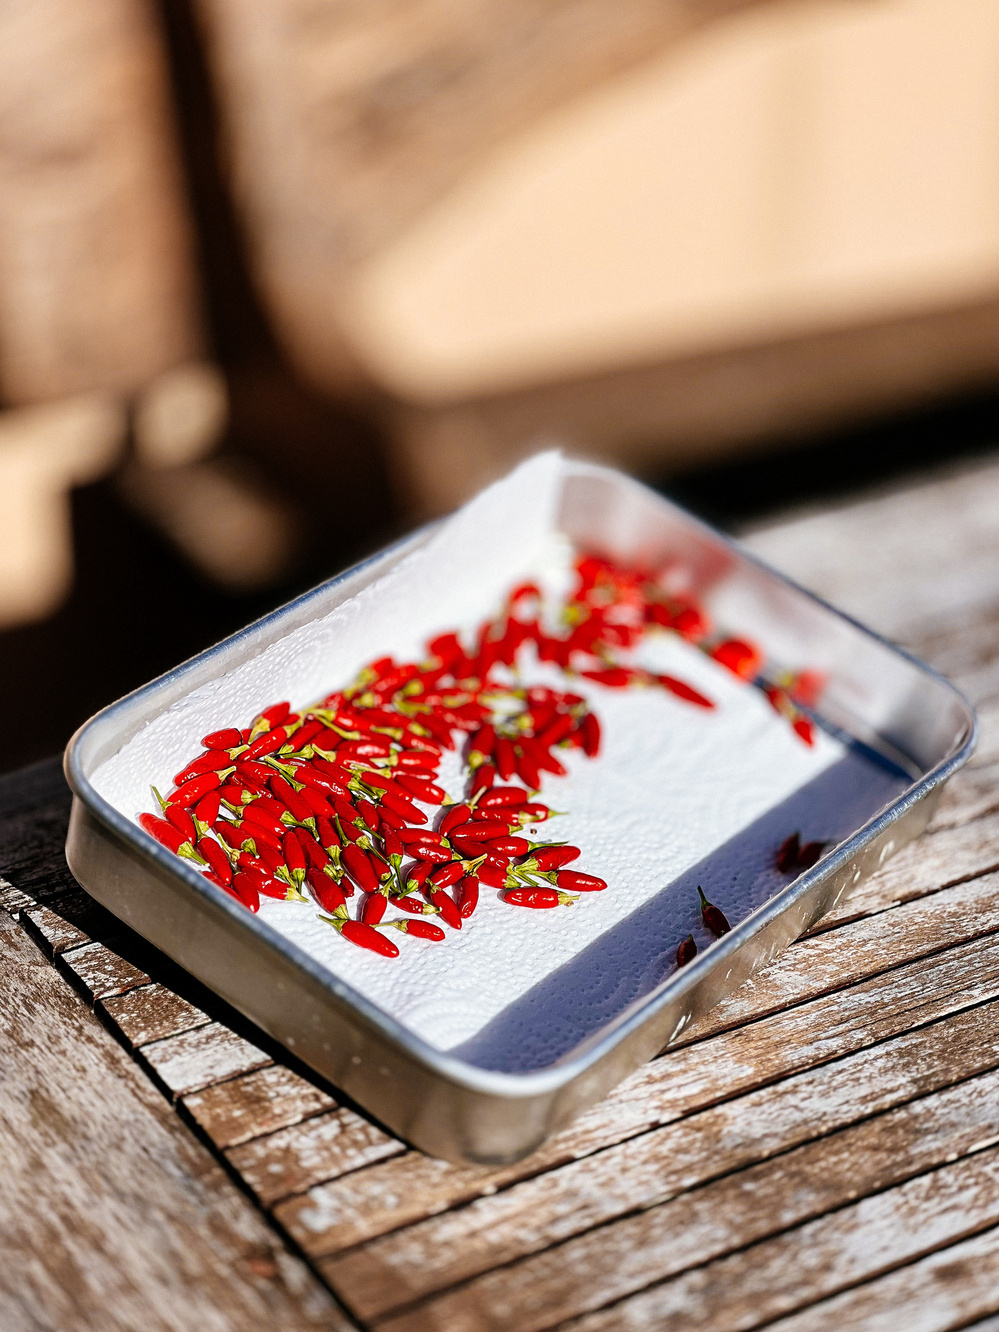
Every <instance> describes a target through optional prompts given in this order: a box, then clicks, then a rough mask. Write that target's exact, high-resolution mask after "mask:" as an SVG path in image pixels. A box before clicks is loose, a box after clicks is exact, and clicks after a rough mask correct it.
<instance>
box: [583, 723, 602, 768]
mask: <svg viewBox="0 0 999 1332" xmlns="http://www.w3.org/2000/svg"><path fill="white" fill-rule="evenodd" d="M580 729H581V731H582V736H583V753H584V754H586V755H587V757H588V758H596V756H597V755H598V754H599V753H600V723H599V721H598V720H597V718H596V716H595V715H594V713H592V712H588V713H586V715H585V716H584V717H583V720H582V721H581V722H580Z"/></svg>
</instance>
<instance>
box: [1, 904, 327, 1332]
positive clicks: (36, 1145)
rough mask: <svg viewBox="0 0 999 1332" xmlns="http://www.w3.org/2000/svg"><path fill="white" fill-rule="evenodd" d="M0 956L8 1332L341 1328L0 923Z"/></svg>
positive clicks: (101, 1035)
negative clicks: (1, 975) (38, 1331)
mask: <svg viewBox="0 0 999 1332" xmlns="http://www.w3.org/2000/svg"><path fill="white" fill-rule="evenodd" d="M0 953H2V955H3V967H4V978H5V984H4V986H3V990H2V994H0V1009H2V1016H3V1021H2V1022H0V1061H2V1064H3V1069H4V1076H3V1079H2V1080H0V1129H2V1131H0V1170H2V1174H3V1189H2V1190H0V1231H2V1233H3V1236H4V1262H3V1264H2V1265H0V1322H2V1324H3V1326H4V1328H5V1332H6V1329H10V1332H22V1329H25V1330H26V1329H32V1330H34V1329H40V1328H59V1329H68V1330H73V1332H75V1330H76V1329H94V1332H97V1329H102V1332H103V1329H109V1332H134V1329H135V1328H137V1327H143V1328H148V1329H157V1332H159V1330H160V1329H162V1330H163V1332H168V1330H169V1332H176V1330H177V1329H178V1328H204V1329H210V1330H211V1332H216V1330H217V1332H223V1330H225V1332H229V1330H230V1329H231V1330H232V1332H236V1329H240V1330H241V1329H246V1332H255V1330H256V1329H258V1328H259V1327H260V1326H262V1325H268V1326H279V1327H282V1328H287V1329H303V1328H324V1329H337V1328H346V1327H348V1326H349V1322H348V1321H347V1320H345V1319H343V1318H341V1316H340V1315H339V1314H338V1311H337V1310H336V1308H335V1307H334V1305H333V1303H332V1301H331V1300H330V1298H329V1296H328V1295H327V1294H326V1293H325V1291H324V1290H323V1289H322V1287H321V1286H320V1285H319V1283H318V1282H317V1281H316V1280H315V1278H314V1277H312V1276H311V1274H310V1273H309V1272H308V1270H307V1269H306V1268H305V1267H304V1266H303V1265H302V1264H301V1263H300V1262H299V1261H298V1260H297V1259H295V1258H293V1257H292V1256H291V1255H290V1254H288V1253H287V1252H286V1251H285V1250H284V1249H283V1248H282V1246H281V1245H280V1243H278V1242H277V1241H276V1238H275V1236H274V1235H273V1233H272V1232H271V1231H270V1230H269V1229H268V1227H267V1226H266V1225H265V1224H264V1223H263V1222H262V1221H261V1219H260V1217H259V1216H258V1215H257V1213H256V1212H255V1211H254V1209H253V1207H252V1205H251V1204H250V1203H249V1202H248V1200H247V1199H245V1198H244V1197H243V1196H242V1195H241V1194H240V1193H239V1192H238V1190H237V1189H236V1188H235V1187H234V1186H233V1185H232V1183H231V1182H230V1181H229V1180H228V1179H227V1178H226V1177H225V1174H224V1172H223V1171H222V1170H221V1169H220V1167H219V1166H218V1165H216V1164H215V1163H213V1162H212V1160H211V1158H210V1157H209V1156H208V1154H207V1153H206V1152H205V1150H204V1148H202V1147H201V1146H200V1145H199V1144H197V1143H196V1142H195V1141H194V1139H193V1137H192V1136H191V1135H190V1133H189V1132H188V1130H186V1129H185V1128H184V1127H183V1125H181V1124H180V1123H179V1122H178V1120H177V1117H176V1115H175V1114H174V1112H173V1111H172V1110H171V1109H170V1107H169V1105H168V1104H167V1103H166V1102H165V1101H164V1100H163V1098H162V1097H161V1096H160V1095H159V1093H158V1092H156V1091H155V1090H154V1089H153V1087H152V1086H151V1085H150V1083H149V1081H148V1079H146V1078H145V1076H144V1075H143V1074H142V1073H141V1071H140V1070H139V1069H138V1068H137V1067H136V1065H135V1064H134V1063H133V1062H132V1061H131V1060H130V1058H129V1057H128V1055H127V1054H126V1053H125V1052H124V1051H123V1050H122V1049H121V1048H120V1047H119V1046H118V1045H117V1044H116V1042H115V1041H114V1040H113V1039H112V1038H111V1036H110V1035H109V1034H108V1033H107V1032H106V1031H104V1029H103V1028H102V1027H101V1026H100V1024H99V1023H98V1022H97V1021H96V1020H95V1019H94V1017H93V1016H92V1015H91V1014H90V1013H88V1011H87V1010H86V1007H85V1006H84V1004H83V1002H82V1000H81V999H79V998H78V997H77V996H76V995H75V994H74V993H73V992H72V990H71V989H70V987H69V986H68V985H67V984H66V981H65V980H64V979H63V978H62V977H61V976H60V975H59V974H58V972H56V971H55V970H54V969H53V968H52V966H51V965H50V963H49V962H48V961H47V960H46V959H45V958H44V956H43V955H42V953H40V952H39V951H38V949H37V948H36V946H35V945H34V944H33V943H32V942H31V941H30V940H29V939H28V938H27V936H26V935H25V934H24V933H23V931H21V930H20V929H19V928H18V927H17V926H16V925H14V924H13V923H12V922H11V921H10V920H9V919H8V918H6V917H4V916H0Z"/></svg>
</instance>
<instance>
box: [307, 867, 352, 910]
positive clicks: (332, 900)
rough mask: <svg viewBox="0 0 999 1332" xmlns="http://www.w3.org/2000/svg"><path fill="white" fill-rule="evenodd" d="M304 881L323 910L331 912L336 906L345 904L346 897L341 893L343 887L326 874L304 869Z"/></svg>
mask: <svg viewBox="0 0 999 1332" xmlns="http://www.w3.org/2000/svg"><path fill="white" fill-rule="evenodd" d="M305 881H306V883H307V884H308V885H309V887H310V889H311V890H312V896H313V897H314V898H315V899H316V901H317V902H318V903H319V905H320V906H321V907H322V908H323V910H324V911H329V912H330V913H332V912H334V911H335V910H336V909H337V907H342V906H346V904H347V899H346V898H345V897H344V895H343V889H342V888H341V887H340V885H339V884H338V883H337V882H336V881H335V880H334V879H331V878H330V877H329V875H328V874H320V873H318V872H317V871H316V870H308V871H306V875H305Z"/></svg>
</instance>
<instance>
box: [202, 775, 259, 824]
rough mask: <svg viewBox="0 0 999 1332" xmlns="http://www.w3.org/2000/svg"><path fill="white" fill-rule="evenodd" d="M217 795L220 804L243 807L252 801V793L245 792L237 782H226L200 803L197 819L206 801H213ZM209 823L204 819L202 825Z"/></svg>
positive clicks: (216, 815)
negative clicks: (222, 802) (223, 802)
mask: <svg viewBox="0 0 999 1332" xmlns="http://www.w3.org/2000/svg"><path fill="white" fill-rule="evenodd" d="M215 795H217V796H218V798H219V801H220V802H221V801H223V800H224V801H225V803H226V804H227V805H233V806H242V805H245V804H246V803H247V801H248V800H250V799H251V796H252V792H250V791H248V790H245V789H244V788H243V787H242V786H238V785H237V784H236V783H235V782H226V783H225V785H224V786H219V787H216V789H215V790H214V791H209V792H208V794H207V795H206V796H205V797H204V798H203V799H202V800H199V801H198V804H197V806H196V808H195V811H194V814H195V817H196V818H198V817H200V816H199V815H198V810H199V809H200V808H201V806H202V805H204V804H205V802H206V801H208V800H211V799H212V797H213V796H215ZM215 818H218V811H216V814H215ZM211 821H212V823H214V822H215V819H212V820H211ZM207 822H208V820H207V819H202V823H207Z"/></svg>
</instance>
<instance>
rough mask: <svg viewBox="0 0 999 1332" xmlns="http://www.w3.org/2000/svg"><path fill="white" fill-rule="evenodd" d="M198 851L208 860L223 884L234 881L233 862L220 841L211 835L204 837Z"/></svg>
mask: <svg viewBox="0 0 999 1332" xmlns="http://www.w3.org/2000/svg"><path fill="white" fill-rule="evenodd" d="M198 851H199V852H200V853H201V855H202V856H203V857H204V859H205V860H207V861H208V864H209V865H210V866H211V868H212V870H213V871H214V872H215V874H217V875H218V877H219V878H220V879H221V880H222V883H223V884H227V883H231V882H232V862H231V861H230V859H229V857H228V856H227V855H226V853H225V852H224V851H223V850H222V848H221V847H220V846H219V844H218V842H216V841H213V839H212V838H211V837H204V838H202V840H201V841H200V842H199V843H198Z"/></svg>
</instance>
